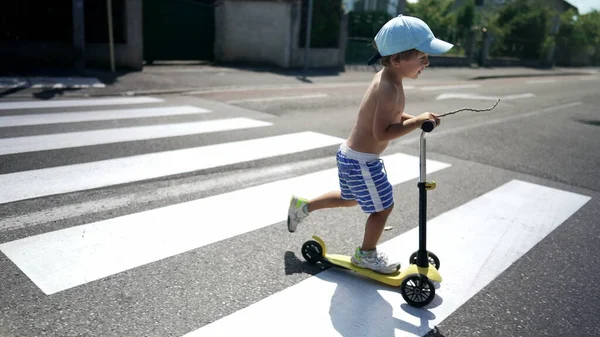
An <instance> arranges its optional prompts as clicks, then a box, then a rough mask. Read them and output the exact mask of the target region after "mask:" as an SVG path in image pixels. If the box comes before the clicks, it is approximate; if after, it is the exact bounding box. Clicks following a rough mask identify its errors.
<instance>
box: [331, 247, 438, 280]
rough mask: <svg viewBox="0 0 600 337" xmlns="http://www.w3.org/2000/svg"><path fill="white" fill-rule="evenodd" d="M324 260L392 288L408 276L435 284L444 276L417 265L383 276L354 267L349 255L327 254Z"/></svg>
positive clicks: (434, 270)
mask: <svg viewBox="0 0 600 337" xmlns="http://www.w3.org/2000/svg"><path fill="white" fill-rule="evenodd" d="M324 258H325V259H326V260H327V261H328V262H329V263H331V264H334V265H336V266H339V267H342V268H346V269H349V270H352V271H354V272H356V273H358V274H361V275H363V276H366V277H368V278H371V279H374V280H376V281H378V282H381V283H385V284H387V285H390V286H392V287H399V286H400V285H401V284H402V281H404V279H405V278H406V277H407V276H409V275H415V274H421V275H425V276H427V278H429V279H430V280H432V281H435V282H440V283H441V282H442V276H441V275H440V273H439V272H438V271H437V269H435V267H434V266H432V265H430V266H429V267H427V268H421V267H419V266H417V265H415V264H411V265H410V266H408V267H407V268H406V269H405V270H401V271H397V272H395V273H393V274H381V273H378V272H375V271H372V270H371V269H366V268H360V267H357V266H355V265H353V264H352V262H350V256H347V255H338V254H325V256H324Z"/></svg>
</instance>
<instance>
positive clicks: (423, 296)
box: [302, 121, 442, 308]
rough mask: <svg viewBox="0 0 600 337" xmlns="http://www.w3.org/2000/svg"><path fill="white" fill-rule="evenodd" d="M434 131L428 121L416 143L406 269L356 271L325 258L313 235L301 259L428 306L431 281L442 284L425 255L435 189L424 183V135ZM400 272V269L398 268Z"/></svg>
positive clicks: (341, 258)
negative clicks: (415, 215) (415, 212)
mask: <svg viewBox="0 0 600 337" xmlns="http://www.w3.org/2000/svg"><path fill="white" fill-rule="evenodd" d="M434 127H435V123H434V122H432V121H429V122H425V123H423V126H422V127H421V129H422V130H423V132H421V138H420V143H419V151H420V155H419V162H420V163H419V166H420V169H421V172H420V175H419V182H418V184H417V186H418V187H419V249H418V250H417V251H416V252H414V253H413V254H412V255H411V256H410V258H409V266H408V268H406V269H405V270H402V271H400V270H398V271H396V272H395V273H393V274H380V273H377V272H374V271H372V270H370V269H365V268H360V267H356V266H354V265H352V263H351V262H350V256H347V255H338V254H329V253H328V252H327V246H326V245H325V242H324V241H323V240H322V239H321V238H319V237H318V236H316V235H313V239H314V240H310V241H307V242H305V243H304V245H302V256H303V257H304V259H305V260H306V261H308V262H309V263H312V264H316V263H322V264H325V265H332V266H336V267H340V268H345V269H349V270H353V271H355V272H357V273H359V274H361V275H364V276H366V277H369V278H372V279H374V280H376V281H379V282H382V283H385V284H388V285H391V286H394V287H398V286H399V287H400V292H401V294H402V297H403V298H404V300H405V301H406V303H408V304H409V305H411V306H413V307H417V308H420V307H424V306H426V305H427V304H429V303H431V301H433V299H434V297H435V287H434V284H433V282H432V281H435V282H438V283H440V282H442V276H441V275H440V273H439V272H438V269H440V260H439V259H438V257H437V256H436V255H435V254H433V253H432V252H429V251H427V248H426V243H427V191H428V190H433V189H434V188H435V187H436V184H435V182H434V181H432V182H427V181H425V179H426V177H425V175H426V169H425V164H426V163H425V161H426V160H425V145H426V141H425V134H426V133H428V132H431V131H432V130H433V129H434ZM398 269H400V267H398Z"/></svg>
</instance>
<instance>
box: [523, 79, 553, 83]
mask: <svg viewBox="0 0 600 337" xmlns="http://www.w3.org/2000/svg"><path fill="white" fill-rule="evenodd" d="M555 82H556V80H554V79H542V80H530V81H527V82H525V83H527V84H544V83H555Z"/></svg>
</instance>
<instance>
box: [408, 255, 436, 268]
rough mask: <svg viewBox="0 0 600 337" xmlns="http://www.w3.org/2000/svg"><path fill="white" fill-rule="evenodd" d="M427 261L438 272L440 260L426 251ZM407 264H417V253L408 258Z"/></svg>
mask: <svg viewBox="0 0 600 337" xmlns="http://www.w3.org/2000/svg"><path fill="white" fill-rule="evenodd" d="M427 260H429V264H430V265H432V266H434V267H435V269H437V270H440V259H439V258H438V257H437V255H435V254H434V253H432V252H430V251H427ZM408 263H409V264H417V252H414V253H412V254H411V255H410V257H409V258H408Z"/></svg>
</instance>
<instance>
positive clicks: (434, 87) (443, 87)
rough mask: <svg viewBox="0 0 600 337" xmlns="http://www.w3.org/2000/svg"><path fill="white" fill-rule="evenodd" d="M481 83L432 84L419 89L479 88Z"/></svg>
mask: <svg viewBox="0 0 600 337" xmlns="http://www.w3.org/2000/svg"><path fill="white" fill-rule="evenodd" d="M479 87H480V85H479V84H454V85H439V86H430V87H422V88H419V90H423V91H434V90H448V89H471V88H479Z"/></svg>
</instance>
